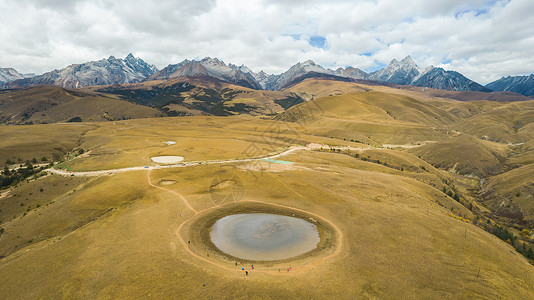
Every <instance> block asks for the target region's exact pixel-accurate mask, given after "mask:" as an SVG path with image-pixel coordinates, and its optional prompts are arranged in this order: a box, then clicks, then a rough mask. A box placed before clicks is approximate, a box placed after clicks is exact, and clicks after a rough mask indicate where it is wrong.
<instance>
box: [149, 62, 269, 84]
mask: <svg viewBox="0 0 534 300" xmlns="http://www.w3.org/2000/svg"><path fill="white" fill-rule="evenodd" d="M242 68H244V69H245V68H246V67H245V66H242V67H237V66H236V65H232V64H230V65H226V64H225V63H224V62H222V61H220V60H219V59H217V58H210V57H206V58H204V59H202V60H201V61H196V60H187V59H186V60H184V61H182V62H181V63H178V64H174V65H168V66H167V67H165V68H163V69H162V70H161V71H159V72H156V73H155V74H152V75H151V76H149V77H148V78H147V79H146V80H167V79H173V78H178V77H185V76H200V75H203V76H210V77H214V78H217V79H220V80H223V81H226V82H229V83H234V84H238V85H241V86H244V87H248V88H252V89H262V86H261V84H260V83H259V82H258V81H256V79H255V78H254V77H253V76H252V74H251V71H250V69H248V68H246V69H245V70H246V71H247V72H243V71H242V70H241V69H242Z"/></svg>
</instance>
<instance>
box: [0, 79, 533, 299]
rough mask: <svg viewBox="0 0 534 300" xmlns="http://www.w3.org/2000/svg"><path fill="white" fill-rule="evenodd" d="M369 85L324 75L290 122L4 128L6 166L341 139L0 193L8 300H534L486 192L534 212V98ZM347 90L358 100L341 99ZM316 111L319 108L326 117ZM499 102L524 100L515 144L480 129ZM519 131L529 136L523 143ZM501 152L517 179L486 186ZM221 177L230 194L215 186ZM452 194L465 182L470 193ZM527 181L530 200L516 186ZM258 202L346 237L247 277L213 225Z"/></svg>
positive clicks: (144, 159) (52, 179) (112, 162)
mask: <svg viewBox="0 0 534 300" xmlns="http://www.w3.org/2000/svg"><path fill="white" fill-rule="evenodd" d="M311 83H313V82H312V81H307V82H305V84H311ZM316 83H317V82H316ZM344 84H346V83H344ZM312 86H313V85H312ZM360 86H361V85H360ZM293 88H294V87H293ZM297 88H298V87H297ZM362 88H365V89H364V91H358V92H356V93H348V92H353V91H354V89H357V87H355V86H341V85H340V86H336V85H334V84H331V85H329V86H321V87H320V88H319V89H318V90H317V91H314V90H313V89H311V87H306V89H302V90H301V92H302V93H303V92H305V91H307V93H308V94H309V95H315V96H314V97H315V99H314V100H313V101H312V102H307V103H303V104H300V105H298V106H296V107H294V108H291V109H289V110H288V111H287V112H285V113H282V114H281V115H280V117H279V119H277V120H262V119H258V118H253V117H249V116H248V117H245V116H234V117H183V118H158V119H136V120H127V121H120V122H115V123H113V122H99V123H96V122H95V123H85V122H84V123H81V124H55V125H34V126H17V127H11V126H10V127H0V130H1V132H2V135H4V136H6V137H8V139H7V140H6V141H4V140H2V141H0V143H2V144H1V145H2V147H1V149H3V147H4V146H6V147H8V146H9V147H11V148H10V150H9V151H0V162H3V161H5V160H6V159H8V158H12V157H13V153H17V155H15V156H17V158H18V156H20V157H21V159H23V160H26V159H31V157H34V156H36V157H40V156H43V155H46V156H52V154H53V153H57V155H59V154H61V153H62V152H61V151H59V150H57V149H55V148H57V147H55V144H59V143H63V144H60V145H61V147H62V149H63V152H65V153H72V151H73V150H74V149H75V148H81V149H84V150H85V153H84V154H83V155H80V156H77V157H74V156H72V155H71V156H68V159H67V160H66V161H64V162H62V163H61V164H59V165H58V166H57V168H64V167H67V168H69V169H70V170H73V171H89V170H107V169H120V168H125V167H133V166H145V165H146V166H154V163H152V162H151V160H150V157H152V156H158V155H179V156H183V157H185V160H184V162H193V161H198V162H203V161H209V160H231V159H239V158H246V157H254V156H266V155H267V154H269V153H276V152H280V151H283V150H284V149H288V147H290V146H295V145H307V144H309V143H318V144H324V145H325V146H324V148H323V149H322V150H321V149H319V148H317V149H316V151H310V150H298V151H294V152H292V153H290V154H287V155H285V156H283V157H279V158H276V159H280V160H285V161H290V162H292V164H287V165H279V164H275V163H269V162H266V161H262V162H259V161H246V162H243V161H241V162H228V163H220V164H199V165H197V164H195V165H190V166H185V167H179V168H167V169H146V170H144V169H143V170H138V171H127V172H122V173H116V174H114V175H106V174H105V173H104V174H101V175H95V176H69V175H67V176H63V175H47V176H43V177H40V178H38V179H32V180H30V181H29V182H27V181H24V182H22V183H20V184H18V185H17V186H15V187H11V188H10V189H8V190H3V191H0V197H1V198H0V227H1V228H2V229H4V232H3V233H2V234H1V235H0V256H2V258H1V259H0V274H5V276H3V279H2V280H1V281H0V290H1V291H2V295H3V296H4V297H6V298H11V299H12V298H60V297H62V298H134V297H135V298H141V297H143V298H145V297H153V298H174V297H180V298H207V299H220V298H233V299H234V298H237V299H241V298H243V299H244V298H273V299H274V298H282V297H285V298H314V299H331V298H341V299H349V298H350V299H354V298H364V299H365V298H367V299H374V298H418V299H420V298H432V299H433V298H485V299H494V298H519V299H529V298H533V297H534V267H533V266H532V265H531V264H530V263H529V262H528V261H527V260H526V259H525V257H523V256H522V255H521V254H520V253H518V252H517V251H515V249H514V248H513V247H512V246H510V245H509V244H508V243H506V242H505V241H502V240H500V239H499V238H497V237H495V236H493V235H491V234H490V233H488V232H486V231H484V230H483V229H481V228H480V227H478V226H475V225H474V223H477V222H478V221H479V220H478V216H479V215H484V214H478V213H477V214H475V213H474V211H476V210H481V211H484V213H485V215H491V214H492V213H497V212H496V211H495V209H494V207H492V204H491V203H492V202H484V201H481V202H479V200H480V197H479V194H478V191H477V190H476V189H475V187H479V186H482V190H481V192H483V193H486V194H488V195H489V194H490V193H487V192H488V191H495V192H494V193H493V194H496V195H501V194H503V195H505V196H513V197H510V198H511V199H510V201H512V202H513V203H514V205H517V206H518V207H521V208H524V211H525V213H528V214H529V216H532V215H534V213H532V214H531V211H532V210H531V208H530V205H531V202H532V201H530V200H529V198H528V197H527V195H528V194H525V191H527V188H528V186H529V184H530V181H529V179H528V178H531V177H529V176H528V174H532V172H533V171H532V168H530V165H528V164H527V163H528V162H529V160H528V157H529V156H528V155H530V154H529V153H530V151H532V145H531V144H530V143H529V141H528V138H530V136H531V131H530V129H529V128H531V123H529V122H528V121H530V120H529V118H528V117H527V118H524V117H522V113H521V112H520V111H519V109H517V112H513V111H514V109H515V108H514V107H515V106H517V105H519V106H520V107H521V108H522V109H523V108H528V105H529V104H528V103H527V104H514V103H499V104H492V103H490V104H487V103H485V102H484V101H482V102H476V103H466V104H464V103H461V102H457V101H450V100H444V99H437V100H435V99H430V98H425V99H424V100H421V99H416V98H414V97H410V96H409V95H408V93H415V92H413V91H405V92H404V91H403V93H407V94H406V95H399V94H394V93H389V92H388V91H386V90H385V89H386V88H385V87H383V88H380V89H382V90H381V91H372V89H373V87H367V86H363V87H362ZM344 89H345V90H344ZM332 90H341V92H340V93H342V95H337V96H332V97H329V96H328V94H330V93H331V91H332ZM360 90H361V89H360ZM365 90H367V91H365ZM324 94H326V95H327V97H324V98H321V97H320V96H319V95H324ZM334 94H335V93H334ZM418 97H420V98H424V97H426V96H425V95H422V96H421V95H419V96H418ZM315 101H316V102H315ZM309 105H318V106H315V109H314V110H313V111H314V112H315V113H314V114H310V111H311V110H310V108H309V107H308V108H306V107H307V106H309ZM521 105H523V106H521ZM312 108H313V107H312ZM495 109H505V110H507V111H508V110H509V111H510V113H511V114H512V115H513V116H514V118H518V120H522V121H523V122H524V123H523V125H522V126H521V127H520V128H518V130H517V132H514V130H513V126H514V125H513V123H512V124H509V123H506V122H505V125H503V126H504V127H502V128H508V129H506V130H509V129H510V128H512V131H510V133H506V132H507V131H506V130H505V129H502V130H500V131H499V130H497V131H496V132H495V135H494V137H498V136H502V137H503V140H502V141H500V140H497V139H492V140H493V142H490V141H486V140H485V139H484V137H483V136H479V135H478V133H477V132H475V131H474V130H475V129H476V128H481V130H482V129H483V128H484V126H483V125H478V124H476V126H473V127H465V129H464V124H463V122H465V120H464V119H463V118H464V117H463V116H462V115H467V114H472V115H473V117H471V118H470V119H472V120H479V121H480V122H484V120H485V119H486V118H492V116H493V115H494V114H495V113H493V111H494V110H495ZM483 115H485V116H486V117H484V116H483ZM497 115H498V114H497ZM470 119H467V120H470ZM287 121H290V122H287ZM494 122H495V123H499V121H494ZM503 122H504V121H503ZM510 126H512V127H510ZM517 126H518V125H517ZM517 126H516V127H517ZM471 129H472V130H471ZM470 130H471V131H470ZM484 133H485V131H484ZM464 136H466V138H464ZM40 137H48V140H47V141H48V142H44V140H45V139H44V138H42V139H40ZM504 138H507V139H509V140H510V141H514V142H516V143H524V144H522V145H520V146H518V145H516V146H514V145H508V144H506V143H507V142H508V141H507V140H506V141H505V140H504ZM488 139H489V138H488ZM164 141H175V142H176V144H174V145H167V144H165V143H163V142H164ZM458 144H460V146H458ZM32 145H33V146H32ZM438 146H439V147H438ZM432 147H434V148H432ZM436 147H437V148H436ZM442 148H443V149H442ZM464 148H465V150H462V149H464ZM341 149H343V150H341ZM447 149H448V150H447ZM420 151H422V152H421V153H419V152H420ZM435 151H441V152H440V153H442V154H441V156H442V157H446V158H445V159H446V161H447V162H448V163H451V164H453V165H456V163H458V166H460V165H461V166H464V169H465V170H466V173H463V172H449V169H450V168H449V165H440V164H439V163H440V162H439V161H436V160H434V159H431V158H429V157H427V156H428V155H430V153H432V152H435ZM462 151H463V152H462ZM484 153H490V154H491V155H493V156H496V155H498V156H499V158H502V159H501V160H499V159H498V161H499V163H498V167H496V168H495V170H499V171H498V172H501V173H500V174H499V175H495V176H490V177H488V178H485V180H484V181H483V182H482V181H481V180H480V179H479V178H476V177H473V176H471V177H470V176H464V175H463V174H472V173H473V170H475V169H476V168H481V166H480V165H479V164H477V163H475V162H474V161H476V159H477V158H478V157H479V156H480V155H482V154H484ZM512 154H513V155H512ZM418 155H419V156H420V157H418ZM488 155H489V154H488ZM501 156H502V157H501ZM438 158H439V157H438ZM519 158H521V159H519ZM469 162H471V163H469ZM519 164H525V165H524V166H516V165H519ZM492 166H493V165H492ZM464 169H462V170H464ZM509 169H510V170H509ZM492 170H494V169H492ZM480 176H483V175H480ZM221 182H223V183H224V184H222V185H220V183H221ZM481 182H482V183H481ZM217 184H219V185H220V187H221V190H220V191H222V192H221V194H214V192H213V188H214V186H217ZM515 184H517V185H518V187H516V186H515ZM236 188H238V189H237V190H236ZM444 188H445V189H453V190H454V191H455V192H456V193H459V194H461V196H462V198H461V201H455V200H454V199H453V198H451V197H450V196H447V195H446V194H445V193H443V189H444ZM517 188H521V189H522V190H521V196H520V197H515V191H516V189H517ZM41 189H42V190H41ZM241 192H242V194H241ZM499 193H501V194H499ZM234 196H235V197H234ZM488 197H489V196H488ZM499 197H501V196H499ZM487 200H491V199H487ZM21 203H22V205H21ZM467 204H472V205H474V208H475V209H473V210H470V209H469V208H468V205H467ZM250 205H256V206H261V209H263V210H278V211H283V213H288V212H289V213H291V211H293V212H298V214H299V216H300V217H303V218H309V217H312V218H314V219H315V220H316V221H317V222H323V223H324V224H326V225H327V226H328V228H330V229H329V232H330V233H332V232H333V233H334V234H333V235H332V237H333V240H332V241H334V243H333V244H329V245H328V246H326V247H325V250H324V251H317V253H315V254H316V255H314V253H310V254H309V255H304V256H301V257H297V258H295V259H290V260H286V261H279V262H244V263H245V267H246V269H247V271H249V275H248V276H246V275H245V274H244V273H243V271H241V265H239V266H237V267H236V266H235V261H233V259H234V258H231V257H228V256H225V255H224V254H221V253H219V252H218V251H217V250H215V249H213V248H212V247H211V246H212V245H210V243H209V241H207V240H206V234H207V231H208V230H209V229H208V228H206V227H209V226H208V225H209V222H203V221H202V220H206V219H205V216H206V215H207V214H212V215H211V216H212V217H213V216H219V215H224V214H226V213H229V211H224V210H225V209H229V210H230V212H231V211H232V209H233V210H236V209H237V210H243V209H246V208H247V207H248V208H250ZM527 208H528V209H527ZM252 209H258V208H257V207H256V208H254V207H252ZM13 217H14V218H13ZM212 217H211V219H210V218H208V219H210V220H212V219H213V218H212ZM203 218H204V219H203ZM199 220H200V221H201V222H199ZM484 220H485V219H484ZM528 220H530V219H528ZM488 222H489V221H488ZM491 222H494V221H491ZM206 224H207V225H206ZM525 226H526V227H528V225H525ZM336 229H338V230H339V232H338V231H336ZM325 232H328V230H327V231H325ZM324 236H325V235H324V234H323V237H324ZM188 241H192V243H191V244H189V243H188ZM324 241H325V239H323V242H324ZM210 247H211V248H210ZM208 254H210V255H209V256H208ZM252 263H253V264H254V266H255V268H254V270H252V269H251V268H250V264H252ZM288 267H290V268H291V269H290V271H289V272H288V271H287V268H288ZM278 269H281V272H278ZM52 274H53V275H52Z"/></svg>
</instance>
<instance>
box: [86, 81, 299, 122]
mask: <svg viewBox="0 0 534 300" xmlns="http://www.w3.org/2000/svg"><path fill="white" fill-rule="evenodd" d="M92 90H95V89H94V88H92ZM96 91H98V92H101V93H105V94H107V95H114V97H119V98H120V99H124V100H127V101H130V102H134V103H138V104H142V105H146V106H150V107H155V108H158V109H160V110H162V111H164V112H166V113H167V114H168V115H170V116H173V115H180V116H183V115H217V116H228V115H235V114H249V115H273V114H276V113H279V112H282V111H284V109H285V108H289V107H291V106H293V105H295V104H298V103H301V102H304V100H303V99H301V98H300V97H298V96H296V95H295V94H294V93H292V92H273V91H264V90H254V89H249V88H246V87H242V86H238V85H234V84H230V83H227V82H224V81H220V80H218V79H215V78H212V77H207V76H195V77H180V78H175V79H170V80H167V81H161V80H157V81H147V82H142V83H139V84H128V85H121V86H118V85H114V86H106V87H103V88H99V89H96Z"/></svg>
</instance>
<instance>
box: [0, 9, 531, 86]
mask: <svg viewBox="0 0 534 300" xmlns="http://www.w3.org/2000/svg"><path fill="white" fill-rule="evenodd" d="M532 13H534V1H531V0H511V1H505V0H498V1H487V0H472V1H465V0H450V1H426V0H410V1H397V0H368V1H354V0H346V1H335V2H334V1H325V0H298V1H297V0H249V1H240V0H217V1H215V0H196V1H189V0H179V1H176V0H158V1H147V0H133V1H127V2H126V1H120V2H119V1H112V0H76V1H72V0H21V1H15V0H3V1H1V2H0V20H2V21H1V22H0V40H1V41H2V44H1V45H0V66H1V67H14V68H16V69H17V70H19V71H21V72H35V73H43V72H46V71H50V70H52V69H56V68H62V67H65V66H67V65H69V64H72V63H82V62H85V61H88V60H97V59H101V58H104V57H108V56H110V55H115V56H117V57H124V56H125V55H126V54H128V53H129V52H133V53H134V54H135V55H136V56H139V57H141V58H143V59H144V60H146V61H147V62H149V63H154V64H156V65H157V66H158V67H160V68H162V67H165V66H166V65H168V64H170V63H177V62H179V61H181V60H183V59H193V58H196V57H199V58H202V57H204V56H211V57H219V58H220V59H222V60H224V61H225V62H227V63H229V62H232V63H235V64H246V65H248V66H249V67H250V68H252V69H253V70H256V71H259V70H262V69H263V70H265V71H266V72H270V73H279V72H282V71H285V70H286V69H287V68H289V67H290V66H291V65H292V64H294V63H296V62H298V61H303V60H306V59H313V60H315V61H316V62H317V63H320V64H322V65H324V66H327V67H336V66H346V65H352V66H355V67H359V68H363V69H367V70H369V69H373V68H376V66H377V64H386V63H388V62H389V61H390V60H391V59H393V58H396V59H402V58H404V57H405V56H406V55H408V54H409V55H411V56H412V57H413V58H414V59H415V60H416V62H417V63H418V64H419V65H420V66H422V67H425V66H427V65H429V64H432V65H435V66H443V67H445V68H447V69H453V70H457V71H459V72H461V73H463V74H464V75H466V76H467V77H469V78H471V79H473V80H475V81H479V82H480V83H488V82H490V81H492V80H495V79H498V78H499V77H501V76H503V75H509V74H511V75H518V74H529V73H531V72H534V56H532V55H531V49H533V48H534V38H533V36H534V18H532V17H531V16H532ZM288 35H292V36H294V37H295V36H300V38H293V37H291V36H288ZM312 36H322V37H325V38H326V47H325V49H319V48H317V47H313V46H312V45H310V42H309V37H312Z"/></svg>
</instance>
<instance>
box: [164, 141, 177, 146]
mask: <svg viewBox="0 0 534 300" xmlns="http://www.w3.org/2000/svg"><path fill="white" fill-rule="evenodd" d="M162 143H163V144H165V145H174V144H176V142H175V141H162Z"/></svg>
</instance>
